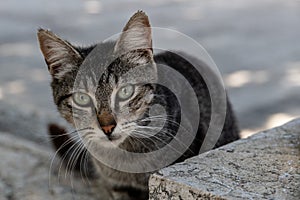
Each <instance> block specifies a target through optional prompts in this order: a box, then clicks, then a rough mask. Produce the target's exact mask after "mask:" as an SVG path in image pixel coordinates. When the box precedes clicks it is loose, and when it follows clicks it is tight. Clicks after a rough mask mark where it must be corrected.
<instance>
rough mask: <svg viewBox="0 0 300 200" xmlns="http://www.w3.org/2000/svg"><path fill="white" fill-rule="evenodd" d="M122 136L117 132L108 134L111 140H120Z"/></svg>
mask: <svg viewBox="0 0 300 200" xmlns="http://www.w3.org/2000/svg"><path fill="white" fill-rule="evenodd" d="M120 138H121V135H116V134H112V135H108V136H107V139H108V140H109V141H115V140H118V139H120Z"/></svg>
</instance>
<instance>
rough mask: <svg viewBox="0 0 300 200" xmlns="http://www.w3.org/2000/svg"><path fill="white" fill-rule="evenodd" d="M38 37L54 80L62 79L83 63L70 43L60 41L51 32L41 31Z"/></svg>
mask: <svg viewBox="0 0 300 200" xmlns="http://www.w3.org/2000/svg"><path fill="white" fill-rule="evenodd" d="M37 37H38V41H39V43H40V49H41V51H42V53H43V55H44V58H45V61H46V63H47V65H48V70H49V72H50V74H51V75H52V77H53V78H57V79H59V78H61V77H62V76H63V75H64V74H65V73H66V72H69V71H71V70H72V69H73V67H74V66H79V65H80V63H81V62H82V60H83V59H82V56H81V55H80V53H79V52H78V51H77V50H76V49H75V48H74V47H73V46H72V45H71V44H70V43H68V42H67V41H64V40H62V39H60V38H59V37H58V36H57V35H55V34H54V33H52V32H51V31H48V30H44V29H39V30H38V33H37Z"/></svg>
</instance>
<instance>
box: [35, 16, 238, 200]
mask: <svg viewBox="0 0 300 200" xmlns="http://www.w3.org/2000/svg"><path fill="white" fill-rule="evenodd" d="M37 35H38V41H39V44H40V49H41V52H42V54H43V56H44V59H45V61H46V64H47V66H48V70H49V72H50V74H51V76H52V82H51V87H52V91H53V99H54V102H55V104H56V106H57V109H58V111H59V112H60V114H61V116H62V117H63V118H64V119H66V121H67V122H69V123H70V124H71V125H73V126H74V128H75V129H76V131H77V132H76V134H77V133H78V135H77V136H78V138H79V139H78V138H76V137H74V136H72V134H71V133H70V134H67V131H66V130H65V129H64V128H62V127H59V126H58V125H55V124H51V125H50V126H49V134H50V136H51V137H53V138H54V139H53V144H54V146H55V148H56V150H57V151H58V154H59V155H61V156H62V157H63V156H64V157H65V158H66V160H68V159H72V157H74V154H76V156H75V157H76V158H77V162H76V163H74V165H73V168H75V169H78V170H83V171H85V172H86V175H87V176H89V177H94V178H95V179H97V180H99V182H101V184H102V186H101V187H105V188H106V190H107V191H108V196H106V197H104V196H102V197H101V194H100V197H99V198H100V199H121V200H123V199H124V200H126V199H148V179H149V176H150V175H151V174H152V173H153V172H155V171H157V170H158V169H159V167H160V165H159V164H158V163H163V162H164V158H165V159H166V160H168V157H170V156H171V155H173V154H176V152H177V151H174V152H173V153H172V154H168V155H159V156H161V157H158V158H161V159H160V160H154V162H153V163H154V165H155V164H156V163H155V162H157V164H158V165H157V166H158V168H157V169H154V168H153V170H145V172H142V171H138V169H140V168H139V167H140V166H142V165H143V163H140V162H137V163H136V162H134V161H133V160H130V159H129V161H128V160H127V157H126V158H124V157H122V156H119V157H118V156H117V155H116V154H117V153H114V152H117V150H120V149H121V150H126V151H127V152H132V153H144V154H145V155H147V153H149V152H154V151H156V150H159V149H161V148H163V147H165V146H168V145H169V144H170V143H171V141H172V139H173V138H175V136H177V132H178V130H179V129H180V128H181V125H180V124H181V123H183V122H184V119H185V117H184V116H183V113H181V109H180V106H184V105H183V104H186V105H190V101H189V100H187V101H186V102H185V103H183V104H182V105H181V104H180V101H179V100H178V99H177V97H176V95H174V93H173V92H172V91H171V89H170V88H167V87H165V86H164V85H163V84H156V83H157V82H159V81H158V80H160V79H167V80H168V81H169V82H170V83H171V84H173V83H174V85H175V86H174V88H178V87H183V86H180V84H177V86H176V78H170V76H171V75H170V74H168V73H163V72H160V69H161V68H162V67H161V66H168V67H170V68H172V69H174V70H176V71H178V72H179V73H180V74H182V75H183V76H184V77H185V78H186V79H187V80H188V82H189V83H190V85H191V86H192V89H193V91H194V92H195V94H196V102H197V103H198V108H199V110H200V112H201V114H200V115H199V116H195V115H193V114H189V113H193V112H194V110H197V109H195V108H194V107H193V106H190V107H192V108H190V112H187V115H191V118H194V117H196V118H197V117H198V118H199V123H198V124H196V125H198V127H197V126H196V127H197V128H192V129H196V131H195V132H196V134H195V135H194V138H193V140H192V142H191V143H190V144H189V146H188V148H186V150H185V151H184V152H181V154H180V155H177V157H176V159H174V160H173V162H171V163H167V164H166V165H168V164H173V163H176V162H181V161H184V160H185V159H187V158H189V157H192V156H195V155H197V154H199V150H200V147H201V144H202V143H203V140H204V138H205V135H206V132H207V130H208V128H209V125H210V120H211V116H212V109H211V106H212V100H211V97H210V91H209V89H208V86H207V84H206V82H205V80H204V78H203V77H202V75H201V74H200V73H198V72H197V71H195V68H194V67H193V65H192V64H191V63H190V62H189V61H188V59H185V58H184V57H183V56H182V55H185V54H184V53H183V54H178V53H174V52H171V51H163V52H160V53H158V54H154V53H153V49H152V36H151V26H150V23H149V19H148V16H147V15H146V14H145V13H144V12H143V11H138V12H136V13H135V14H134V15H133V16H132V17H131V18H130V19H129V21H128V22H127V24H126V26H125V27H124V29H123V32H122V33H121V35H120V36H119V38H118V39H117V41H108V42H102V43H100V44H97V45H92V46H90V47H78V46H74V45H72V44H71V43H69V42H68V41H66V40H63V39H61V38H59V37H58V36H57V35H55V34H54V33H52V32H51V31H49V30H44V29H39V30H38V33H37ZM95 52H96V53H95ZM186 56H187V57H189V58H191V59H192V60H193V61H194V62H196V63H198V64H197V65H199V66H200V67H201V66H204V65H205V64H204V63H203V62H202V61H200V60H198V59H196V58H193V57H190V56H188V55H186ZM107 60H109V62H108V61H107ZM107 63H109V64H108V66H107V68H106V67H105V66H106V65H107ZM127 74H129V75H127ZM172 77H173V76H172ZM74 88H75V89H74ZM180 91H181V92H182V93H184V94H183V96H186V94H185V89H184V87H183V88H182V89H180ZM188 95H189V94H188ZM188 99H189V98H188ZM191 101H192V100H191ZM225 101H226V103H225V106H226V107H227V112H226V118H225V122H224V127H223V129H222V134H221V136H220V137H219V139H218V141H217V143H216V144H215V145H214V148H216V147H219V146H222V145H224V144H227V143H229V142H232V141H235V140H238V139H239V129H238V125H237V120H236V118H235V116H234V112H233V110H232V108H231V104H230V102H229V100H228V98H226V99H225ZM153 105H160V106H161V107H162V108H163V110H164V112H165V114H162V113H159V114H157V115H155V112H154V114H153V113H151V112H152V108H153ZM158 110H159V109H158ZM162 122H163V123H162ZM153 124H154V125H153ZM186 124H187V125H188V124H189V122H187V123H186ZM191 127H192V125H189V126H186V127H185V128H187V129H189V128H191ZM192 129H189V130H192ZM153 130H155V131H154V133H153ZM177 140H178V139H177ZM184 140H185V138H181V139H180V140H178V144H179V146H180V144H181V143H180V142H184ZM91 146H93V148H91ZM76 147H78V148H76ZM171 150H172V149H171ZM105 156H107V157H108V159H107V160H105V159H104V161H105V162H106V161H107V163H105V162H104V163H103V162H102V161H101V159H102V157H105ZM99 158H100V160H99ZM82 159H83V160H84V161H85V164H84V169H82V167H83V166H81V162H82ZM110 161H111V162H110ZM153 163H152V164H153ZM123 164H128V166H131V167H133V168H134V169H135V166H136V167H137V168H136V169H137V172H136V173H135V172H134V170H133V171H131V170H132V169H131V168H130V167H129V168H128V171H126V170H120V166H123Z"/></svg>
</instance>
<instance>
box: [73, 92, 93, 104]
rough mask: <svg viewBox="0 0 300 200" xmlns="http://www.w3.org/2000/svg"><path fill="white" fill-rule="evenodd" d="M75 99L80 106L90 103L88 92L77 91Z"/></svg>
mask: <svg viewBox="0 0 300 200" xmlns="http://www.w3.org/2000/svg"><path fill="white" fill-rule="evenodd" d="M73 99H74V102H75V103H76V104H78V105H80V106H87V105H89V104H90V97H89V96H88V95H87V94H83V93H75V94H74V95H73Z"/></svg>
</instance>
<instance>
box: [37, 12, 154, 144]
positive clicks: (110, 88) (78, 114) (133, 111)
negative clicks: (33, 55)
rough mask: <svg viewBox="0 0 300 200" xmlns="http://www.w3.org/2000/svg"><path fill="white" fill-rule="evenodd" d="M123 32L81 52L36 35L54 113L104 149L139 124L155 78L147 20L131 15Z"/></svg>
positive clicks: (55, 39)
mask: <svg viewBox="0 0 300 200" xmlns="http://www.w3.org/2000/svg"><path fill="white" fill-rule="evenodd" d="M123 31H124V32H123V33H122V34H121V36H120V38H119V39H118V41H117V42H116V43H114V42H108V43H104V44H99V45H97V46H96V47H91V48H87V49H80V48H76V47H74V46H72V45H71V44H70V43H68V42H66V41H64V40H61V39H60V38H58V37H57V36H56V35H54V34H53V33H51V32H50V31H45V30H39V32H38V38H39V42H40V46H41V50H42V53H43V55H44V57H45V60H46V63H47V64H48V67H49V71H50V73H51V75H52V77H53V79H52V84H51V86H52V89H53V96H54V101H55V103H56V104H57V106H58V110H59V111H60V113H61V115H62V116H63V117H64V118H65V119H66V120H67V121H68V122H70V123H71V124H73V125H74V126H75V127H76V129H78V130H82V131H79V133H80V134H81V137H82V138H83V139H89V138H92V139H93V141H97V142H98V143H99V144H101V145H102V146H106V147H112V146H114V145H119V144H121V143H122V142H123V141H124V140H125V139H126V138H128V137H129V136H132V133H134V131H135V130H136V129H138V128H139V127H140V126H141V125H142V124H143V123H144V122H145V121H144V118H145V116H147V113H148V110H149V105H150V103H151V101H152V99H153V93H154V89H155V88H154V86H153V84H151V83H154V82H155V81H156V79H157V70H156V65H155V63H154V60H153V54H152V46H151V44H152V41H151V31H150V25H149V21H148V18H147V16H146V15H145V14H144V13H142V12H138V13H136V14H135V15H134V16H133V17H132V18H131V19H130V20H129V22H128V23H127V25H126V26H125V28H124V30H123ZM108 60H110V61H109V62H108Z"/></svg>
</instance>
